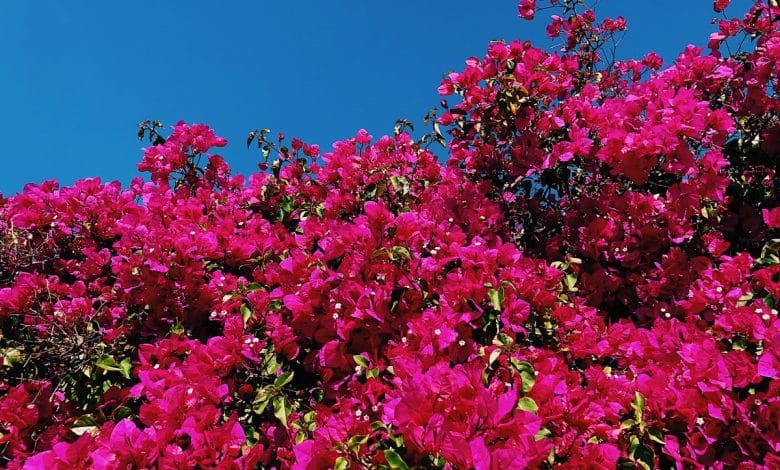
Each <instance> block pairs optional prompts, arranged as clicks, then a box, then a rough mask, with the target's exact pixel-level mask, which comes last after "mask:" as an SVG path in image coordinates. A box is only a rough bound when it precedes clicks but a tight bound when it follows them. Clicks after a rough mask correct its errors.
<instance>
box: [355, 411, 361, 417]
mask: <svg viewBox="0 0 780 470" xmlns="http://www.w3.org/2000/svg"><path fill="white" fill-rule="evenodd" d="M362 415H363V412H362V411H360V410H355V416H357V417H358V418H360V417H361V416H362Z"/></svg>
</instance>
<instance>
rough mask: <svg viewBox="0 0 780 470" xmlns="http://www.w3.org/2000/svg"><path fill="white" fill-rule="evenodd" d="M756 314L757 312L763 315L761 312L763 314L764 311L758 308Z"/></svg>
mask: <svg viewBox="0 0 780 470" xmlns="http://www.w3.org/2000/svg"><path fill="white" fill-rule="evenodd" d="M755 312H756V313H761V312H763V310H761V307H758V308H757V309H756V310H755Z"/></svg>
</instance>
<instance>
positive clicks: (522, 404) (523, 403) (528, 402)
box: [517, 397, 539, 413]
mask: <svg viewBox="0 0 780 470" xmlns="http://www.w3.org/2000/svg"><path fill="white" fill-rule="evenodd" d="M517 408H518V409H520V410H524V411H530V412H531V413H536V412H537V411H539V407H538V406H537V405H536V402H535V401H534V399H533V398H531V397H523V398H521V399H520V401H518V402H517Z"/></svg>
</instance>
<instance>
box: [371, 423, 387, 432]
mask: <svg viewBox="0 0 780 470" xmlns="http://www.w3.org/2000/svg"><path fill="white" fill-rule="evenodd" d="M371 430H372V431H379V430H382V431H387V425H386V424H385V423H383V422H381V421H374V422H373V423H371Z"/></svg>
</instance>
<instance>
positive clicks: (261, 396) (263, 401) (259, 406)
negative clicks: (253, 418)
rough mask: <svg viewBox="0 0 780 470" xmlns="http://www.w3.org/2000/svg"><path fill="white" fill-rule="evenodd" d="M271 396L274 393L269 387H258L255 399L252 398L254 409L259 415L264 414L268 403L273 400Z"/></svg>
mask: <svg viewBox="0 0 780 470" xmlns="http://www.w3.org/2000/svg"><path fill="white" fill-rule="evenodd" d="M271 396H272V395H271V394H270V393H269V391H268V390H267V389H265V388H259V389H257V392H255V399H254V400H252V411H254V412H255V413H256V414H259V415H261V414H263V412H264V411H265V409H266V407H267V406H268V403H270V401H271Z"/></svg>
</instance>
